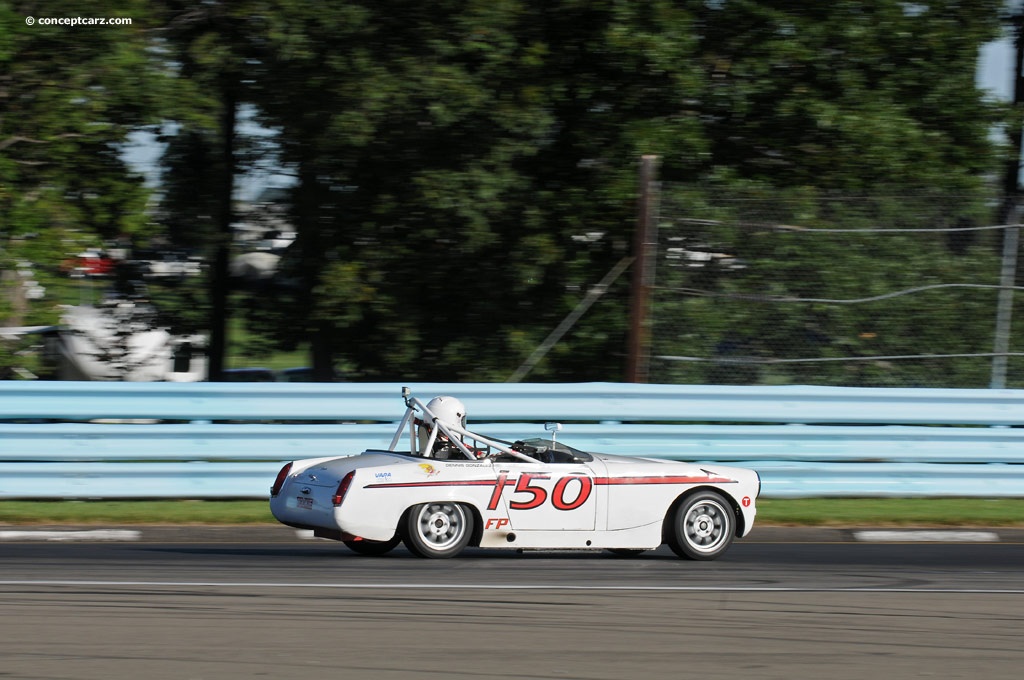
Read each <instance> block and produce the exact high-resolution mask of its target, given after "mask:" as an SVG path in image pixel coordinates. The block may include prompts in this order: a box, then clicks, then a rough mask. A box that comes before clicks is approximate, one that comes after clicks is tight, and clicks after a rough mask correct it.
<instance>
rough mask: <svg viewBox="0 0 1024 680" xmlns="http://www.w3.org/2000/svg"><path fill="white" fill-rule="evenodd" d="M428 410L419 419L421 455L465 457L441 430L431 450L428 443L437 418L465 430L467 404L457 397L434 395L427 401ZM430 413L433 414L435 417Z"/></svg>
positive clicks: (450, 425) (430, 456) (449, 425)
mask: <svg viewBox="0 0 1024 680" xmlns="http://www.w3.org/2000/svg"><path fill="white" fill-rule="evenodd" d="M427 411H428V413H424V414H423V419H422V420H418V421H417V425H419V445H420V455H421V456H425V457H427V458H449V457H452V458H464V456H463V454H462V452H460V451H459V449H458V448H457V447H456V446H455V445H454V444H452V443H451V442H450V441H449V440H448V437H447V436H446V435H445V434H444V433H443V432H441V430H438V431H437V438H436V439H435V440H434V445H433V446H432V447H431V450H430V451H427V444H428V443H430V431H431V429H433V425H434V421H435V420H437V421H440V422H441V423H443V424H444V425H445V426H447V427H449V428H450V427H452V426H456V427H458V428H460V429H463V430H464V429H466V407H465V405H464V404H463V403H462V402H461V401H459V400H458V399H456V398H455V397H445V396H441V397H434V398H433V399H431V400H430V401H429V402H427ZM430 414H433V418H431V416H430ZM460 441H461V437H460Z"/></svg>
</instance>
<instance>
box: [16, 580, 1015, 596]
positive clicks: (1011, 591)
mask: <svg viewBox="0 0 1024 680" xmlns="http://www.w3.org/2000/svg"><path fill="white" fill-rule="evenodd" d="M3 586H89V587H97V586H107V587H114V588H134V587H146V588H152V587H154V586H165V587H174V588H199V587H205V588H255V589H269V588H331V589H354V590H420V589H422V590H582V591H660V592H665V591H671V592H694V593H931V594H936V593H958V594H971V595H1024V588H881V587H873V588H791V587H784V586H780V587H772V586H751V587H746V586H600V585H576V586H572V585H557V584H549V585H545V584H515V583H476V584H473V583H260V582H256V583H245V582H237V581H74V580H9V581H0V587H3Z"/></svg>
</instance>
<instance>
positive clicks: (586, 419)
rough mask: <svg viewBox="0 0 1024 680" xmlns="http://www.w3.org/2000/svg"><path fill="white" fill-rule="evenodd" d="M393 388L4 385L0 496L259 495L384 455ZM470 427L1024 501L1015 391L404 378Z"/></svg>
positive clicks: (1021, 426)
mask: <svg viewBox="0 0 1024 680" xmlns="http://www.w3.org/2000/svg"><path fill="white" fill-rule="evenodd" d="M401 387H402V385H401V384H399V383H331V384H319V383H100V382H88V383H86V382H27V381H26V382H22V381H0V499H15V498H22V499H43V498H265V497H266V495H267V490H268V488H269V485H270V483H271V482H272V481H273V478H274V475H275V474H276V472H277V470H278V468H279V467H280V465H281V464H282V463H283V462H284V461H288V460H292V459H295V458H307V457H314V456H332V455H350V454H355V453H359V452H360V451H362V450H364V449H367V448H381V447H386V446H387V445H388V443H389V442H390V440H391V436H392V434H393V433H394V428H395V425H396V423H397V421H398V419H399V418H400V417H401V416H402V414H403V412H404V405H403V403H402V401H401ZM409 387H410V388H411V389H412V392H413V394H414V395H416V396H418V397H421V398H430V397H432V396H435V395H438V394H451V395H454V396H457V397H459V398H460V399H461V400H462V401H463V402H465V403H466V406H467V409H468V410H469V417H470V422H471V424H472V426H473V428H474V429H477V430H479V431H480V432H483V433H485V434H490V435H492V436H495V437H497V438H500V439H507V440H514V439H522V438H526V437H531V436H544V430H543V423H544V422H548V421H558V422H562V423H563V424H564V430H563V431H562V433H561V434H560V435H559V439H560V440H562V441H564V442H565V443H567V444H569V445H571V446H575V447H576V448H579V449H583V450H589V451H597V452H603V453H614V454H620V455H626V456H642V457H649V458H665V459H673V460H692V461H700V462H706V463H716V462H717V463H721V464H728V465H738V466H742V467H750V468H753V469H755V470H757V471H758V472H759V473H760V474H761V478H762V480H763V490H762V496H763V497H768V498H787V497H788V498H793V497H826V496H848V497H856V496H860V497H882V496H894V497H895V496H900V497H911V496H935V497H938V496H947V497H948V496H974V497H1024V391H1022V390H939V389H881V388H841V387H814V386H783V387H731V386H708V385H635V384H620V383H579V384H576V383H573V384H564V383H562V384H536V383H535V384H500V383H496V384H492V383H469V384H466V383H461V384H460V383H414V384H410V385H409Z"/></svg>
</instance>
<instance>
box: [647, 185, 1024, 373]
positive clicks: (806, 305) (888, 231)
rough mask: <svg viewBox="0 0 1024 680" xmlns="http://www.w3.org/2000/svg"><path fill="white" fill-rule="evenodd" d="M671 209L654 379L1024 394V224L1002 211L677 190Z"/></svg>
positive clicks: (655, 329)
mask: <svg viewBox="0 0 1024 680" xmlns="http://www.w3.org/2000/svg"><path fill="white" fill-rule="evenodd" d="M659 204H660V205H659V217H658V219H657V221H656V224H657V237H656V243H657V253H656V262H657V264H656V270H655V273H654V282H653V289H652V290H653V293H652V318H653V323H652V332H651V350H650V354H651V358H650V379H651V380H652V381H657V382H664V383H698V384H744V385H772V384H816V385H842V386H872V387H964V388H984V387H997V388H1001V387H1024V332H1022V331H1020V330H1017V331H1016V332H1013V325H1012V320H1013V319H1016V320H1017V327H1018V328H1020V327H1021V324H1024V294H1022V292H1021V291H1024V287H1022V286H1021V283H1020V282H1019V281H1015V272H1014V269H1015V257H1016V254H1017V251H1018V250H1019V243H1018V241H1017V239H1016V236H1017V228H1016V227H1017V226H1019V225H998V224H997V225H992V224H991V223H990V220H991V215H992V214H993V213H994V210H993V206H991V205H985V204H979V203H978V202H976V201H975V202H972V201H969V200H967V199H963V198H960V197H957V196H948V195H943V196H937V195H917V196H886V197H880V196H874V197H859V198H850V197H842V198H836V197H831V196H821V195H819V194H816V193H814V192H813V191H810V190H807V191H803V192H801V191H791V192H788V193H786V192H783V191H780V190H772V191H770V192H769V191H763V192H759V191H756V190H749V191H742V192H737V191H735V190H731V191H729V192H722V191H716V190H714V189H709V188H708V187H700V188H690V187H685V186H679V185H671V184H666V185H664V186H662V188H661V191H660V201H659ZM987 220H988V221H987Z"/></svg>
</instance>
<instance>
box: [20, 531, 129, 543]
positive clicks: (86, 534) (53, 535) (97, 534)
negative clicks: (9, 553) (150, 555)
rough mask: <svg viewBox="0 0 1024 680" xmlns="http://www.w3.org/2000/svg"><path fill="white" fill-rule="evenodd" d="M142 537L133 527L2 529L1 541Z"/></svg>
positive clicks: (106, 539) (100, 539) (98, 539)
mask: <svg viewBox="0 0 1024 680" xmlns="http://www.w3.org/2000/svg"><path fill="white" fill-rule="evenodd" d="M141 537H142V532H141V531H135V530H132V529H88V530H83V531H0V541H137V540H139V539H140V538H141Z"/></svg>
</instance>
